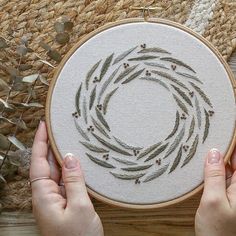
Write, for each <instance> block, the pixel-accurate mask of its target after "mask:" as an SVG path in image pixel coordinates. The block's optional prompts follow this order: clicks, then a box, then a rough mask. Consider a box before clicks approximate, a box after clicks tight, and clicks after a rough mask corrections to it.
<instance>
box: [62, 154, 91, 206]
mask: <svg viewBox="0 0 236 236" xmlns="http://www.w3.org/2000/svg"><path fill="white" fill-rule="evenodd" d="M62 178H63V181H64V184H65V190H66V197H67V206H68V207H69V208H71V209H76V208H80V207H81V206H83V207H85V206H88V207H89V206H91V205H92V203H91V201H90V198H89V196H88V193H87V189H86V186H85V182H84V177H83V174H82V171H81V168H80V165H79V161H78V159H77V158H75V157H74V156H73V154H71V153H68V154H67V155H66V157H65V159H64V161H63V167H62Z"/></svg>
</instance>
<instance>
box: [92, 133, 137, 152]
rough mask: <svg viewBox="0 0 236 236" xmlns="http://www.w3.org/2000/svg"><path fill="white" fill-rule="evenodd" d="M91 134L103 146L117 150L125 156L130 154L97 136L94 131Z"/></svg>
mask: <svg viewBox="0 0 236 236" xmlns="http://www.w3.org/2000/svg"><path fill="white" fill-rule="evenodd" d="M92 134H93V136H94V137H95V138H96V139H97V140H98V141H99V142H100V143H102V144H103V145H104V146H106V147H108V148H110V149H112V150H113V151H115V152H118V153H120V154H123V155H126V156H132V155H131V154H130V153H128V152H126V151H125V150H123V149H121V148H118V147H117V146H115V145H113V144H111V143H109V142H107V141H106V140H104V139H102V138H101V137H99V136H98V135H96V134H95V133H92Z"/></svg>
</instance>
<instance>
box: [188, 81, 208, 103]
mask: <svg viewBox="0 0 236 236" xmlns="http://www.w3.org/2000/svg"><path fill="white" fill-rule="evenodd" d="M189 83H190V84H191V85H192V86H193V88H194V89H195V90H196V91H197V92H198V93H199V95H200V96H201V97H202V98H203V100H204V101H205V102H206V103H207V104H208V105H209V106H210V107H212V104H211V101H210V99H209V98H208V97H207V95H206V94H205V93H204V92H203V91H202V90H201V89H200V88H199V87H198V86H197V85H195V84H194V83H192V82H189Z"/></svg>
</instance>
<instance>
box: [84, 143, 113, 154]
mask: <svg viewBox="0 0 236 236" xmlns="http://www.w3.org/2000/svg"><path fill="white" fill-rule="evenodd" d="M80 143H81V144H83V145H84V146H85V147H86V148H88V149H89V150H90V151H92V152H98V153H108V152H109V151H108V150H106V149H103V148H101V147H98V146H95V145H93V144H91V143H87V142H82V141H80Z"/></svg>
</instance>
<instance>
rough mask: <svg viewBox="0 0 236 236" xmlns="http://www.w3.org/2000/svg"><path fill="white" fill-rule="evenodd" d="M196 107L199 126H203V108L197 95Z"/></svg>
mask: <svg viewBox="0 0 236 236" xmlns="http://www.w3.org/2000/svg"><path fill="white" fill-rule="evenodd" d="M195 107H196V113H197V122H198V128H199V129H200V128H201V123H202V118H201V117H202V113H201V109H200V106H199V102H198V99H197V97H195Z"/></svg>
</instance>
